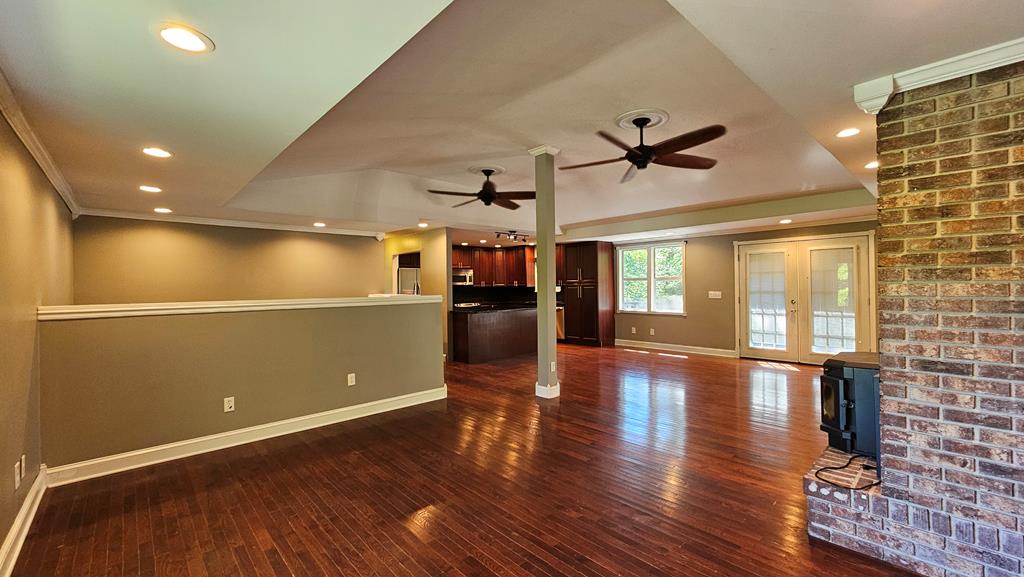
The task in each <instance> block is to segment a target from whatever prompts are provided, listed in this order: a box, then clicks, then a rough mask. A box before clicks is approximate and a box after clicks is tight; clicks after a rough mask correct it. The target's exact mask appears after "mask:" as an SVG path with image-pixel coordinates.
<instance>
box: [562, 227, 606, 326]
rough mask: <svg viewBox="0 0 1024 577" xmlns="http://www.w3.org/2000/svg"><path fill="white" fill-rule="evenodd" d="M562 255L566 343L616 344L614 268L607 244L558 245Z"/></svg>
mask: <svg viewBox="0 0 1024 577" xmlns="http://www.w3.org/2000/svg"><path fill="white" fill-rule="evenodd" d="M561 246H562V247H563V253H564V256H565V261H564V268H565V281H564V283H563V285H562V292H561V295H562V296H561V300H562V302H563V304H564V305H565V340H566V342H571V343H576V344H583V345H599V346H608V345H612V344H614V343H615V276H614V271H615V266H614V258H615V256H614V251H613V249H612V244H611V243H609V242H580V243H573V244H566V245H561Z"/></svg>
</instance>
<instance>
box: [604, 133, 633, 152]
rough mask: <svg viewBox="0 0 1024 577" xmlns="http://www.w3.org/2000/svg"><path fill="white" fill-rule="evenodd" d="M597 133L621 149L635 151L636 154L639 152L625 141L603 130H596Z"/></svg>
mask: <svg viewBox="0 0 1024 577" xmlns="http://www.w3.org/2000/svg"><path fill="white" fill-rule="evenodd" d="M597 135H598V136H600V137H601V138H603V139H605V140H607V141H608V142H610V143H612V144H614V145H615V146H618V147H619V148H621V149H622V150H625V151H626V152H635V153H637V154H640V151H639V150H637V149H635V148H633V147H632V146H630V145H628V144H626V143H625V142H622V141H621V140H619V139H618V138H615V137H614V136H612V135H611V134H608V133H607V132H605V131H603V130H598V131H597Z"/></svg>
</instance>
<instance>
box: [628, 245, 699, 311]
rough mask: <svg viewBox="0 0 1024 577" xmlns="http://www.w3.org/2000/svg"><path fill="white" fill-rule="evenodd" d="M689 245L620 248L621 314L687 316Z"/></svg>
mask: <svg viewBox="0 0 1024 577" xmlns="http://www.w3.org/2000/svg"><path fill="white" fill-rule="evenodd" d="M684 247H685V243H683V244H680V243H674V244H657V245H649V246H628V247H620V248H619V259H618V260H619V270H618V277H619V310H620V311H622V312H641V313H646V312H653V313H667V314H683V269H684V263H683V257H684V255H683V252H684V251H683V248H684Z"/></svg>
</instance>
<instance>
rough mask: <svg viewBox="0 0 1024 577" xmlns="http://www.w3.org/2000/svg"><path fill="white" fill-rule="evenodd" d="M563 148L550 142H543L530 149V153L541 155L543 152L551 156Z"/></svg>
mask: <svg viewBox="0 0 1024 577" xmlns="http://www.w3.org/2000/svg"><path fill="white" fill-rule="evenodd" d="M559 152H561V150H559V149H557V148H555V147H554V146H551V145H550V144H542V145H540V146H535V147H533V148H531V149H530V150H529V153H530V154H531V155H533V156H540V155H542V154H550V155H551V156H555V155H557V154H558V153H559Z"/></svg>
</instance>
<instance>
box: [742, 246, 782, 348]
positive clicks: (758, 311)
mask: <svg viewBox="0 0 1024 577" xmlns="http://www.w3.org/2000/svg"><path fill="white" fill-rule="evenodd" d="M747 298H748V301H749V302H748V304H747V306H748V314H749V315H750V318H749V323H748V325H749V326H748V332H749V334H748V335H747V342H748V343H750V347H751V348H757V349H774V350H780V351H784V350H786V255H785V253H781V252H765V253H760V254H750V255H747Z"/></svg>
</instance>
